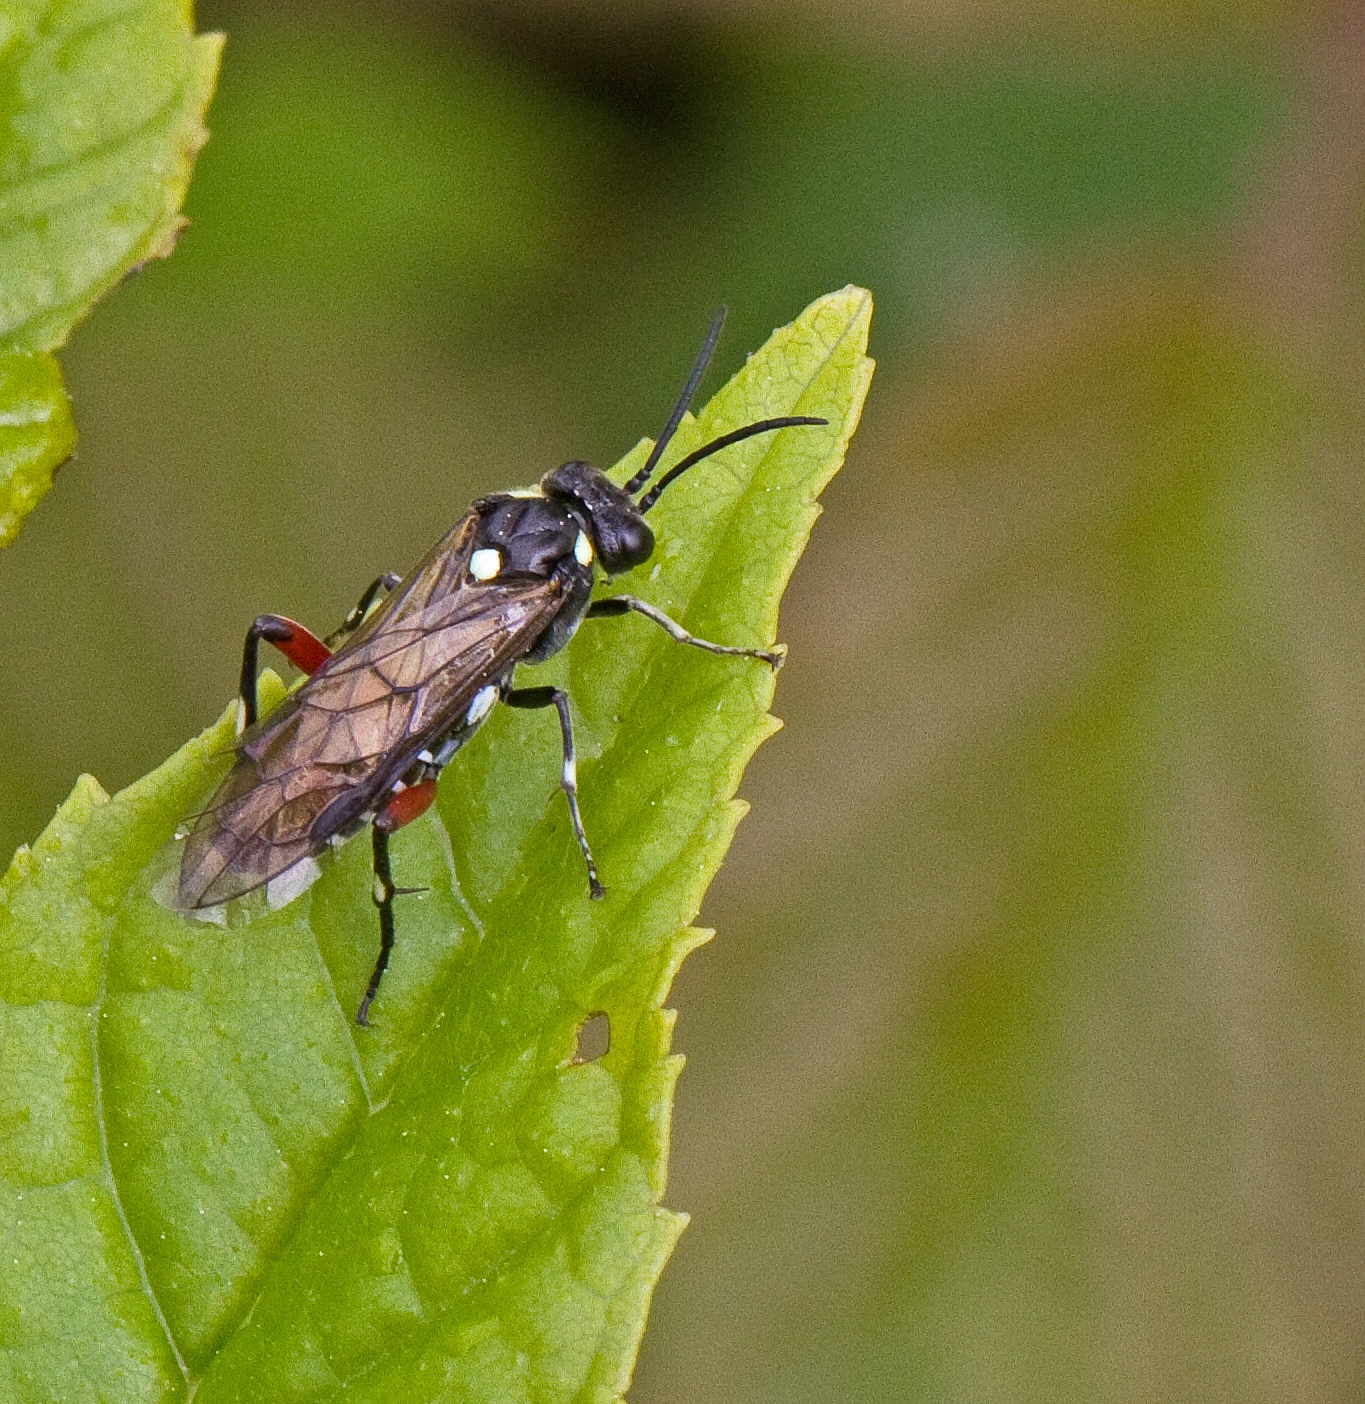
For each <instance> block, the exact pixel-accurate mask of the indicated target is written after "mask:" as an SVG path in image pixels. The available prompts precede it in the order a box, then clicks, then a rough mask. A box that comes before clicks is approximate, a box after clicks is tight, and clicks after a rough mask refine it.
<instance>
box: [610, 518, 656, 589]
mask: <svg viewBox="0 0 1365 1404" xmlns="http://www.w3.org/2000/svg"><path fill="white" fill-rule="evenodd" d="M603 535H604V536H605V537H607V538H608V539H604V540H603V541H602V542H601V546H602V564H603V565H604V566H606V568H607V569H608V570H609V571H610V572H611V573H612V574H613V575H616V574H618V573H619V572H620V571H623V570H630V569H631V568H632V567H633V566H637V565H643V564H644V562H645V561H647V560H648V559H649V558H650V556H652V555H653V554H654V533H653V532H652V531H651V530H650V529H649V524H648V523H647V522H646V521H645V520H644V518H643V517H618V518H617V520H616V521H614V522H612V524H611V531H610V532H609V533H604V534H603Z"/></svg>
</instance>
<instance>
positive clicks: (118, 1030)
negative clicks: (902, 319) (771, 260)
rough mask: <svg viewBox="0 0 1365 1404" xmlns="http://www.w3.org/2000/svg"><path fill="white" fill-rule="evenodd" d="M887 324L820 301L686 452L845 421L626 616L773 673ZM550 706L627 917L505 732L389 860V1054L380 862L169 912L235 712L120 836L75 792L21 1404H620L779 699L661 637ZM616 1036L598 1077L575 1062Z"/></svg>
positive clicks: (40, 938) (31, 1049) (712, 518)
mask: <svg viewBox="0 0 1365 1404" xmlns="http://www.w3.org/2000/svg"><path fill="white" fill-rule="evenodd" d="M870 312H871V300H870V298H869V297H868V295H867V294H866V293H864V292H862V291H861V290H859V289H846V290H844V291H843V292H841V293H835V294H832V295H831V296H829V297H827V298H824V299H821V300H820V301H819V302H817V303H815V304H814V305H813V306H812V307H811V308H809V309H808V310H807V312H806V313H805V314H804V315H803V316H802V317H801V318H799V319H798V320H797V321H796V322H795V323H793V324H792V326H790V327H787V328H784V329H783V330H782V331H780V332H778V333H776V334H775V335H774V337H773V338H772V340H771V341H770V342H769V343H768V345H767V346H766V347H765V348H764V349H763V350H762V351H761V352H759V353H758V354H757V355H755V356H754V357H753V358H751V360H750V361H749V363H748V365H747V366H746V367H745V368H744V370H743V371H742V372H741V373H740V374H739V375H738V376H737V377H736V378H735V380H733V381H732V382H731V383H730V384H729V385H728V386H727V387H726V388H725V389H724V390H722V391H721V392H720V394H719V395H717V396H716V398H715V399H714V400H713V401H712V402H711V403H710V405H708V406H707V407H706V409H705V410H704V411H703V412H702V413H701V414H700V415H699V416H698V418H697V419H696V420H694V421H693V420H689V421H688V422H687V423H686V424H685V425H684V427H683V429H682V430H681V431H680V433H679V436H678V442H677V445H676V447H675V449H673V450H671V453H675V454H679V455H680V454H681V453H684V452H686V451H687V449H688V448H689V447H692V446H694V445H695V444H697V443H699V442H700V441H701V438H702V436H703V435H714V434H717V433H720V432H723V431H724V430H725V429H727V428H730V427H733V426H734V425H736V424H738V423H742V422H746V421H748V420H752V419H756V418H762V417H766V416H771V415H778V414H786V413H792V412H803V413H815V414H823V415H826V416H828V418H829V419H830V421H831V423H830V425H829V427H828V428H826V429H803V430H801V431H799V432H796V431H792V432H788V433H783V434H778V435H775V436H770V437H764V438H762V439H754V440H750V441H748V442H746V443H744V444H741V445H738V446H736V447H735V448H734V449H731V450H728V451H727V452H726V453H725V454H724V455H722V456H718V457H717V458H716V459H714V460H712V461H711V462H710V463H709V464H708V465H707V468H706V469H705V470H704V471H702V470H699V471H698V472H696V473H694V474H692V475H690V476H688V477H686V478H683V479H681V480H680V481H679V483H678V484H677V486H676V488H673V489H671V490H670V492H669V494H668V495H666V496H665V497H664V498H663V500H662V501H661V503H660V505H659V508H658V509H657V512H656V514H655V516H656V517H657V521H656V529H657V531H658V536H659V549H658V551H657V553H656V556H655V558H654V560H653V561H652V562H651V563H650V564H649V565H647V566H646V567H644V568H642V569H641V570H640V571H639V572H637V575H638V577H639V578H631V579H627V580H626V581H624V582H622V583H623V584H624V588H626V589H628V590H630V591H631V592H633V593H637V594H640V595H644V596H646V597H647V598H650V599H652V600H654V601H656V602H657V603H659V604H661V605H663V606H664V607H666V608H669V609H670V610H671V611H672V612H673V613H674V614H675V615H676V616H677V617H679V618H680V619H682V621H683V622H684V623H685V624H687V625H688V626H689V627H692V628H694V629H695V630H696V631H698V632H701V633H708V634H710V636H712V637H716V638H722V639H727V640H734V641H736V642H744V643H750V644H763V643H766V642H768V641H770V640H771V639H772V638H773V633H774V629H775V625H776V613H777V603H778V599H779V597H780V594H781V591H782V588H783V586H784V584H785V582H786V579H787V576H788V575H789V573H790V571H791V568H792V566H793V564H794V563H795V560H796V558H797V556H798V555H799V553H800V550H801V547H802V545H803V544H804V541H805V538H806V536H807V534H808V532H809V530H810V526H811V523H812V522H813V520H814V517H815V515H816V512H817V511H818V509H817V507H816V506H815V497H816V495H817V493H818V492H819V490H820V488H821V487H822V486H823V485H824V483H825V482H826V481H827V480H828V478H829V477H830V475H831V474H832V473H833V472H834V471H835V470H836V469H837V467H838V465H839V463H840V461H841V459H842V456H843V451H844V447H845V445H846V444H847V441H848V438H849V435H850V434H851V433H852V430H853V427H854V425H855V423H856V421H857V418H858V414H859V411H860V408H861V405H862V400H863V397H864V395H865V393H866V389H867V384H868V380H869V377H870V374H871V362H870V361H868V360H867V358H866V356H865V354H864V349H865V346H866V338H867V328H868V319H869V317H870ZM643 451H644V446H643V445H642V446H641V447H640V448H639V449H637V450H636V451H635V453H634V454H633V455H631V456H630V457H629V458H628V460H627V461H626V462H625V463H623V464H622V465H619V472H620V473H627V472H629V470H630V467H631V465H632V464H634V463H636V462H638V459H639V455H640V454H641V453H642V452H643ZM535 674H536V676H537V678H538V679H541V680H544V679H546V678H547V677H551V676H558V677H561V678H562V677H564V676H565V675H566V674H567V676H568V678H569V685H570V689H571V693H572V696H573V698H574V704H575V708H576V715H577V717H578V722H579V732H580V755H581V760H580V781H581V786H582V803H583V809H584V814H585V816H586V821H587V823H588V825H589V828H590V832H591V835H592V838H593V842H594V845H595V847H596V851H597V855H598V859H599V863H600V866H601V870H602V873H603V877H604V880H605V881H606V882H607V884H608V886H609V888H610V891H609V894H608V896H607V899H606V900H605V901H604V902H602V903H590V902H589V901H588V900H587V892H586V882H585V877H584V872H583V867H582V860H581V858H580V856H579V854H578V852H577V849H576V847H575V846H574V843H573V840H572V836H571V834H570V831H569V825H568V820H567V814H566V812H565V809H564V805H563V800H562V797H561V796H560V795H559V793H558V789H557V784H556V781H557V775H558V756H557V745H558V741H557V727H555V726H554V725H553V724H552V723H553V720H554V719H553V717H551V718H549V722H550V723H551V724H550V725H546V724H545V721H546V719H545V718H543V717H539V716H534V715H516V716H512V715H507V716H497V717H495V718H494V719H493V720H491V721H490V723H489V724H488V726H487V727H486V728H485V730H484V732H482V733H481V734H480V735H479V736H478V737H477V738H476V739H475V741H474V742H473V743H471V745H470V746H469V747H467V748H466V752H465V753H464V754H462V755H461V757H460V758H459V759H458V761H457V762H456V763H455V764H454V765H452V766H451V768H450V769H449V770H448V771H447V773H446V776H445V778H444V779H443V782H442V789H441V795H440V802H439V805H438V807H437V809H436V810H435V811H433V812H431V813H429V814H428V815H427V816H426V817H425V818H424V819H423V820H422V821H419V822H418V823H417V824H415V825H413V826H411V827H410V828H409V829H406V830H404V831H403V833H402V835H401V836H400V837H399V839H398V840H397V841H396V842H395V845H394V859H395V876H396V878H397V880H398V882H399V883H400V884H402V885H404V886H413V887H423V888H425V889H426V890H425V891H424V892H422V893H421V894H419V895H416V896H412V897H408V898H405V899H404V905H403V907H402V908H401V911H400V914H399V944H398V947H397V950H396V952H395V957H394V961H393V964H392V966H391V967H390V973H389V975H388V977H387V978H386V981H385V984H384V987H383V989H382V991H381V995H380V999H379V1001H378V1002H377V1003H376V1005H375V1008H374V1012H373V1016H372V1017H373V1019H374V1022H375V1027H374V1029H373V1030H371V1031H369V1032H365V1033H356V1031H355V1030H354V1029H353V1027H352V1025H351V1023H350V1018H349V1015H350V1012H351V1010H352V1009H353V1008H354V1007H355V1004H356V1002H357V999H358V997H359V994H360V992H361V990H362V988H363V985H364V981H365V977H366V975H367V973H368V970H369V966H370V963H371V962H372V960H373V957H374V950H375V939H376V932H375V920H374V912H373V907H372V906H371V903H370V897H369V890H370V880H369V874H368V855H367V852H366V851H365V850H366V848H367V846H366V845H362V844H354V845H351V847H350V848H348V849H347V850H345V851H344V852H343V853H342V854H341V855H340V856H339V859H338V861H337V862H335V863H334V864H333V865H332V866H331V867H330V869H329V870H328V871H327V872H326V873H325V874H324V876H323V877H322V879H321V880H320V881H319V882H318V883H317V884H316V885H315V887H314V888H313V889H312V890H311V891H310V892H309V893H307V894H306V895H305V896H303V897H301V898H299V899H298V900H297V901H295V902H294V903H292V904H290V905H289V906H288V907H286V908H284V909H283V910H281V911H278V912H273V913H271V912H266V911H264V910H263V909H261V906H260V904H259V903H256V904H254V906H253V904H252V903H250V902H247V903H243V904H238V905H240V906H241V907H242V910H241V911H240V912H234V913H233V914H232V915H230V916H229V917H228V918H227V924H226V926H225V927H221V926H216V925H213V924H210V923H201V922H195V921H191V920H188V919H186V918H185V917H183V916H181V915H179V914H177V913H174V912H171V911H167V910H165V909H164V908H162V907H161V906H159V905H158V904H157V903H156V901H155V900H153V896H152V894H153V890H154V889H155V888H156V885H157V883H158V882H159V881H163V880H164V879H165V876H166V875H167V874H168V873H170V872H171V871H172V870H173V865H174V862H175V857H176V854H175V850H174V847H173V846H172V845H170V844H168V843H167V839H168V838H169V836H170V834H171V832H172V830H173V829H174V828H175V826H176V824H177V822H178V821H179V820H181V819H182V818H183V817H184V815H185V814H186V813H187V812H188V811H190V810H192V809H193V807H194V806H195V804H196V803H197V802H200V801H201V799H202V797H203V795H204V794H205V793H206V791H207V790H208V788H209V787H210V786H211V784H212V783H213V780H214V778H215V777H216V776H217V775H219V774H221V772H222V769H223V767H224V765H225V764H226V758H227V754H228V752H229V751H230V748H231V744H232V730H231V721H232V710H231V709H230V710H229V713H228V714H227V715H225V716H224V718H223V720H222V721H221V722H220V723H219V724H218V725H217V726H216V727H214V728H211V729H210V730H209V731H208V732H206V733H205V734H204V736H202V737H201V738H199V740H197V741H195V742H193V743H191V744H190V745H189V746H188V747H186V748H185V749H184V750H182V751H181V752H180V753H178V754H177V755H176V756H174V757H173V758H172V759H171V760H170V761H168V762H167V763H166V765H165V766H163V767H162V768H161V769H160V770H158V771H156V772H154V773H153V774H152V775H150V776H148V777H147V778H146V779H145V780H143V781H140V782H138V784H136V785H134V786H132V787H130V788H129V789H128V790H125V791H123V792H122V793H120V794H119V795H117V796H115V797H114V798H113V799H112V800H107V799H106V798H105V796H104V795H103V792H102V791H100V790H99V788H98V786H96V785H95V784H94V782H92V781H85V782H82V784H81V785H79V786H78V787H77V789H76V791H75V792H74V793H73V795H72V798H71V799H70V800H69V801H68V802H67V804H66V805H65V806H64V807H63V809H62V811H61V813H60V814H59V815H58V817H57V819H56V820H55V821H54V822H53V824H52V826H50V827H49V829H48V830H47V832H46V833H45V834H44V835H43V837H42V839H40V840H39V842H38V843H37V844H36V845H35V846H34V848H33V850H32V851H31V852H30V851H28V850H21V851H20V853H19V854H18V855H17V856H16V858H15V861H14V864H13V866H12V867H11V869H10V872H9V874H8V875H7V876H6V878H5V879H4V884H3V887H2V888H0V1019H3V1020H4V1021H5V1025H4V1026H5V1032H6V1037H5V1039H4V1042H3V1045H0V1049H2V1050H3V1051H2V1052H0V1059H3V1062H4V1064H5V1071H6V1072H7V1074H8V1076H7V1077H6V1078H5V1079H4V1082H3V1085H0V1264H4V1265H5V1266H6V1267H10V1268H11V1270H10V1271H8V1272H6V1273H5V1274H4V1276H3V1278H0V1340H3V1343H4V1345H5V1350H4V1351H3V1352H0V1393H3V1392H4V1391H5V1390H6V1389H8V1393H9V1394H10V1395H12V1396H14V1397H43V1398H47V1397H62V1398H64V1399H72V1400H84V1399H90V1400H95V1399H109V1398H117V1399H120V1400H131V1399H137V1400H163V1399H176V1398H183V1397H185V1396H186V1394H187V1392H188V1391H189V1390H190V1388H191V1387H193V1388H194V1390H195V1398H196V1400H198V1401H200V1404H205V1402H206V1401H215V1404H216V1401H223V1400H243V1401H245V1400H260V1401H265V1400H269V1401H272V1404H275V1401H281V1402H286V1401H305V1400H308V1401H312V1400H322V1399H331V1398H334V1397H337V1396H338V1395H339V1394H340V1393H341V1391H343V1390H344V1391H345V1397H346V1398H348V1399H362V1400H372V1401H383V1400H397V1399H400V1398H401V1399H403V1400H404V1401H405V1404H407V1401H412V1400H446V1399H460V1400H489V1401H492V1400H499V1401H501V1400H527V1401H529V1400H535V1401H537V1404H542V1402H543V1401H561V1400H562V1401H571V1400H573V1401H587V1400H604V1401H605V1400H610V1399H615V1398H618V1397H619V1396H620V1394H621V1393H622V1391H623V1390H624V1388H625V1386H626V1383H627V1381H628V1379H629V1374H630V1370H631V1367H632V1364H633V1361H634V1357H635V1351H636V1348H637V1346H638V1342H639V1338H640V1333H641V1331H642V1329H643V1324H644V1316H645V1311H646V1308H647V1305H648V1300H649V1295H650V1292H651V1290H652V1288H653V1284H654V1282H655V1281H656V1279H657V1277H658V1274H659V1272H660V1270H661V1268H662V1266H663V1263H664V1261H665V1259H666V1258H667V1256H668V1253H669V1251H670V1249H671V1247H672V1245H673V1242H674V1241H675V1239H676V1237H677V1235H678V1233H679V1231H680V1230H681V1228H682V1226H683V1223H684V1220H683V1219H682V1217H681V1216H679V1215H676V1214H673V1213H670V1212H669V1211H667V1210H665V1209H663V1208H661V1207H660V1203H659V1201H660V1198H661V1196H662V1194H663V1190H664V1182H665V1173H666V1161H667V1146H668V1128H669V1119H670V1113H671V1106H672V1088H673V1083H674V1081H675V1079H676V1077H677V1074H678V1070H679V1066H680V1060H679V1059H677V1058H676V1057H673V1056H671V1055H670V1053H669V1039H670V1032H671V1022H672V1018H671V1015H670V1014H669V1013H668V1011H666V1010H665V1009H663V1007H662V1004H663V1000H664V998H665V997H666V995H667V992H668V988H669V984H670V982H671V979H672V976H673V972H674V971H675V970H676V968H677V966H678V964H679V962H680V961H681V960H682V958H683V956H684V955H685V954H686V952H687V951H688V950H689V949H691V948H692V947H693V946H694V945H695V944H696V943H697V942H698V941H699V940H701V939H703V933H699V932H697V931H694V930H692V929H690V927H689V923H690V922H691V920H692V919H693V917H694V916H695V914H696V911H697V908H698V905H699V903H700V901H701V896H702V893H703V892H704V890H705V887H706V884H707V882H708V881H709V879H710V877H711V875H712V874H713V873H714V872H715V870H716V867H717V866H718V865H719V863H720V861H721V857H722V855H723V853H724V851H725V848H726V846H727V844H728V842H729V838H730V835H731V833H732V832H733V829H734V826H735V824H736V822H737V821H738V818H739V816H740V814H741V812H742V808H741V806H740V805H739V804H737V803H736V802H735V801H734V799H733V798H732V796H733V793H734V790H735V786H736V784H737V783H738V780H739V776H740V774H741V772H742V770H743V767H744V763H745V762H746V760H747V759H748V757H749V755H750V754H751V753H752V752H753V750H754V748H755V747H756V746H757V745H758V744H759V742H760V741H762V739H763V738H764V737H765V736H766V735H768V734H769V732H770V731H771V730H772V729H773V727H774V726H775V723H774V722H773V721H772V719H771V718H770V717H769V716H768V713H767V706H768V703H769V701H770V699H771V696H772V689H773V679H772V676H771V675H770V673H769V672H768V670H767V669H766V668H764V667H762V666H761V665H758V664H755V663H753V662H752V660H746V659H718V658H714V657H710V656H706V655H701V654H697V653H695V652H694V651H693V650H689V649H682V648H677V647H676V646H674V645H672V644H671V643H670V641H669V640H667V639H666V638H664V637H663V636H662V635H661V634H660V633H659V631H658V630H656V629H653V628H652V627H651V626H650V625H648V624H647V623H646V622H645V621H643V620H638V619H624V620H615V621H603V622H602V623H600V624H595V625H592V626H589V627H588V628H585V629H584V630H583V631H582V633H581V634H580V636H579V638H577V639H576V640H575V641H574V643H573V644H572V645H571V647H570V649H569V650H568V651H567V660H566V658H565V656H564V655H561V657H560V658H559V659H557V660H555V663H554V664H553V665H552V666H547V667H545V668H541V669H536V670H535ZM266 687H267V691H269V690H270V689H272V688H273V689H274V695H275V696H276V697H277V696H278V689H279V684H278V682H277V681H275V680H273V679H271V680H267V683H266ZM500 710H503V709H500ZM595 1011H602V1012H604V1013H605V1014H606V1015H607V1016H608V1018H609V1020H610V1035H611V1038H610V1047H609V1049H608V1050H607V1052H606V1053H605V1054H604V1055H603V1056H601V1057H600V1058H596V1059H595V1060H592V1061H579V1060H577V1059H576V1058H575V1049H576V1041H577V1034H578V1030H579V1028H580V1026H581V1025H582V1024H583V1022H584V1021H585V1020H586V1019H587V1018H588V1016H589V1015H591V1014H593V1013H594V1012H595ZM4 1371H8V1372H9V1375H8V1377H6V1376H5V1375H4V1373H3V1372H4Z"/></svg>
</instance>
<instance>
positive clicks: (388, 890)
mask: <svg viewBox="0 0 1365 1404" xmlns="http://www.w3.org/2000/svg"><path fill="white" fill-rule="evenodd" d="M435 798H436V779H435V777H434V776H433V777H431V778H430V779H427V780H422V781H419V782H418V783H417V784H416V785H409V786H407V787H406V788H405V789H402V790H398V791H397V792H396V793H395V794H393V795H392V796H390V798H389V800H388V802H387V803H386V804H385V805H384V807H383V809H381V810H380V811H379V813H378V814H376V815H375V816H374V824H373V825H372V826H371V830H370V834H371V838H372V840H373V844H374V891H373V892H372V893H371V894H370V895H371V897H372V898H373V899H374V904H375V906H376V907H377V908H378V909H379V956H378V958H377V959H376V960H375V963H374V970H373V971H372V972H371V973H370V983H369V984H368V985H366V987H365V997H364V998H363V999H362V1000H361V1001H360V1007H359V1008H358V1009H357V1010H356V1011H355V1021H356V1023H357V1024H359V1025H360V1027H361V1028H362V1029H368V1028H369V1027H370V1005H372V1004H373V1003H374V997H375V995H377V994H378V993H379V982H380V981H381V980H382V979H383V978H384V972H385V970H387V969H388V967H389V956H390V955H391V954H392V952H393V941H394V931H393V899H394V898H395V897H403V896H407V895H408V894H410V893H413V892H421V891H423V890H424V889H423V888H420V887H395V886H394V885H393V873H392V871H391V869H390V867H389V835H390V834H392V833H396V832H397V831H398V830H399V829H401V828H403V826H404V825H405V824H411V823H412V821H413V820H414V819H416V818H418V816H419V815H422V814H425V813H426V812H427V810H428V809H429V808H430V807H431V802H432V800H434V799H435Z"/></svg>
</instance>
